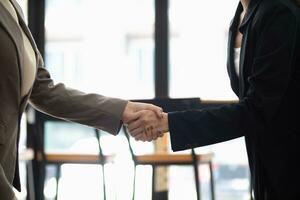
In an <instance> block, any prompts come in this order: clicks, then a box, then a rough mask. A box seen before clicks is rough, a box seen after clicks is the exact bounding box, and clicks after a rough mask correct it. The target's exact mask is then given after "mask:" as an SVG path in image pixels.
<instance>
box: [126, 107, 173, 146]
mask: <svg viewBox="0 0 300 200" xmlns="http://www.w3.org/2000/svg"><path fill="white" fill-rule="evenodd" d="M137 117H138V119H137V120H135V121H132V122H131V123H129V125H128V131H129V133H130V135H131V136H132V137H134V138H135V139H136V140H141V141H149V142H150V141H152V140H156V139H157V138H158V137H162V136H163V134H164V133H166V132H168V131H169V124H168V114H167V113H162V117H157V115H156V114H155V113H154V112H152V111H148V110H143V111H140V112H138V113H137Z"/></svg>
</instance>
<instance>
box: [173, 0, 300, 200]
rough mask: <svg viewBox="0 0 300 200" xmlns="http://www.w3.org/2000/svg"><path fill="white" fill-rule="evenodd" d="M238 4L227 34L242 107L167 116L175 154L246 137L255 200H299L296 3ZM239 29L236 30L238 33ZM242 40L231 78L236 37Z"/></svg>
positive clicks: (299, 28) (299, 25)
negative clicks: (244, 5)
mask: <svg viewBox="0 0 300 200" xmlns="http://www.w3.org/2000/svg"><path fill="white" fill-rule="evenodd" d="M242 10H243V9H242V6H241V4H239V6H238V9H237V11H236V14H235V17H234V19H233V21H232V24H231V26H230V30H229V45H228V73H229V77H230V80H231V86H232V89H233V90H234V92H235V93H236V94H237V95H238V96H239V99H240V100H239V102H238V103H234V104H230V105H226V106H221V107H218V108H207V109H202V110H189V111H183V112H172V113H169V129H170V137H171V143H172V149H173V150H174V151H178V150H184V149H187V148H193V147H199V146H204V145H209V144H214V143H218V142H223V141H227V140H230V139H234V138H237V137H241V136H245V140H246V146H247V152H248V158H249V165H250V170H251V178H252V179H251V180H252V187H253V188H254V194H255V195H254V196H255V199H256V200H294V199H295V200H296V199H297V200H299V199H300V166H299V164H297V163H299V160H300V159H299V158H300V117H299V113H300V112H299V111H300V16H299V15H300V10H299V5H297V3H296V1H294V0H251V2H250V5H249V8H248V11H247V13H246V15H245V18H244V19H243V22H242V24H241V25H240V26H239V25H238V20H239V16H240V13H241V12H242ZM238 26H239V27H238ZM237 30H239V31H240V32H241V33H242V34H243V40H242V49H241V60H240V74H239V78H238V77H237V75H236V74H235V70H234V62H233V48H234V41H235V36H236V31H237Z"/></svg>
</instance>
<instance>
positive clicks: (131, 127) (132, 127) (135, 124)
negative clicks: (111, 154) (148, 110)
mask: <svg viewBox="0 0 300 200" xmlns="http://www.w3.org/2000/svg"><path fill="white" fill-rule="evenodd" d="M140 127H143V122H142V121H141V120H139V119H138V120H135V121H133V122H131V123H130V124H128V130H129V132H132V131H133V130H135V129H137V128H140Z"/></svg>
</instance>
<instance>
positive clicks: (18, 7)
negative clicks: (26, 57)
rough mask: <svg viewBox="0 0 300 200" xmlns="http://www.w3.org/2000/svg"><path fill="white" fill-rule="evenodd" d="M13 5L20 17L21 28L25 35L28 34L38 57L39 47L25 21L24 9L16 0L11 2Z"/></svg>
mask: <svg viewBox="0 0 300 200" xmlns="http://www.w3.org/2000/svg"><path fill="white" fill-rule="evenodd" d="M10 1H11V3H12V5H13V6H14V8H15V10H16V12H17V15H18V18H19V23H20V26H21V28H22V29H23V31H24V33H25V34H26V36H27V37H28V39H29V41H30V43H31V46H32V47H33V49H34V51H35V54H36V56H37V46H36V44H35V42H34V39H33V37H32V35H31V32H30V31H29V29H28V27H27V25H26V23H25V21H24V15H23V12H22V8H21V7H20V5H19V4H18V3H17V2H16V1H15V0H10Z"/></svg>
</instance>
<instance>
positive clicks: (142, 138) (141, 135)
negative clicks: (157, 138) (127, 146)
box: [134, 131, 145, 142]
mask: <svg viewBox="0 0 300 200" xmlns="http://www.w3.org/2000/svg"><path fill="white" fill-rule="evenodd" d="M134 138H135V140H137V141H143V142H144V141H145V133H144V131H143V132H142V133H141V134H138V135H136V136H135V137H134Z"/></svg>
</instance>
